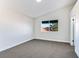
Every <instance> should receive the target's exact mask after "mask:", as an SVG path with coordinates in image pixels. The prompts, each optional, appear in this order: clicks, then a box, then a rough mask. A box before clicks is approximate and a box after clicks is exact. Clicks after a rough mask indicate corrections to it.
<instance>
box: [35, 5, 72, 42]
mask: <svg viewBox="0 0 79 59" xmlns="http://www.w3.org/2000/svg"><path fill="white" fill-rule="evenodd" d="M72 7H73V5H70V6H65V7H63V8H60V9H57V10H55V11H52V12H49V13H47V14H45V15H43V16H40V17H38V18H36V20H35V39H42V40H49V41H59V42H68V43H69V42H70V12H71V9H72ZM55 19H58V21H59V25H58V32H41V30H40V28H41V21H42V20H55Z"/></svg>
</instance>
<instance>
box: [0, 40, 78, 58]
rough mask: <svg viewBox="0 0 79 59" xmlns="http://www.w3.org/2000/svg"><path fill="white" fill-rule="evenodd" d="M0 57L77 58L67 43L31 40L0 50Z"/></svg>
mask: <svg viewBox="0 0 79 59" xmlns="http://www.w3.org/2000/svg"><path fill="white" fill-rule="evenodd" d="M0 58H77V56H76V54H75V52H74V48H73V47H71V46H70V45H69V44H67V43H58V42H50V41H42V40H32V41H29V42H26V43H24V44H21V45H19V46H16V47H14V48H11V49H8V50H6V51H3V52H0Z"/></svg>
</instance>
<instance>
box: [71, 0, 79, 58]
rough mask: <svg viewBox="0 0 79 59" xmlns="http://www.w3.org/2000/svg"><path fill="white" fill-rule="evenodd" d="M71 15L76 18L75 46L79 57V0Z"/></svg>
mask: <svg viewBox="0 0 79 59" xmlns="http://www.w3.org/2000/svg"><path fill="white" fill-rule="evenodd" d="M71 17H73V18H74V19H75V23H74V26H75V28H74V47H75V52H76V54H77V56H78V57H79V0H77V3H76V4H75V6H74V8H73V10H72V13H71Z"/></svg>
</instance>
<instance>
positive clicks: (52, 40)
mask: <svg viewBox="0 0 79 59" xmlns="http://www.w3.org/2000/svg"><path fill="white" fill-rule="evenodd" d="M34 39H39V40H47V41H56V42H64V43H69V44H70V41H64V40H57V39H44V38H34Z"/></svg>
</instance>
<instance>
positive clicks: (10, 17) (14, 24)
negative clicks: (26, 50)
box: [0, 9, 33, 51]
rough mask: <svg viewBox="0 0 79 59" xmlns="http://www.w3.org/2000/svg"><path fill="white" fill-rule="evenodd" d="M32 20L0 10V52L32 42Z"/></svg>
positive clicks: (15, 13) (9, 11) (12, 12)
mask: <svg viewBox="0 0 79 59" xmlns="http://www.w3.org/2000/svg"><path fill="white" fill-rule="evenodd" d="M32 36H33V20H32V19H31V18H28V17H26V16H24V15H22V14H20V13H17V12H14V11H11V10H6V9H4V10H2V9H1V10H0V51H3V50H5V49H8V48H11V47H14V46H16V45H18V44H21V43H24V42H27V41H29V40H32Z"/></svg>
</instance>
